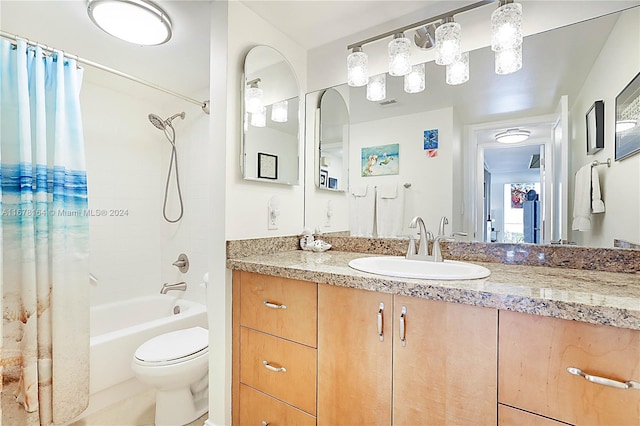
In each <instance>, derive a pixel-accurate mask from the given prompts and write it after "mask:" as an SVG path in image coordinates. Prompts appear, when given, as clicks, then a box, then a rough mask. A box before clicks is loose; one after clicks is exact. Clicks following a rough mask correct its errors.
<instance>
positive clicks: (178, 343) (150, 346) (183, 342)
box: [135, 327, 209, 362]
mask: <svg viewBox="0 0 640 426" xmlns="http://www.w3.org/2000/svg"><path fill="white" fill-rule="evenodd" d="M208 345H209V330H207V329H206V328H202V327H192V328H186V329H184V330H178V331H172V332H170V333H165V334H161V335H160V336H156V337H154V338H152V339H150V340H147V341H146V342H144V343H143V344H142V345H140V347H139V348H138V349H137V350H136V353H135V357H136V358H137V359H139V360H140V361H145V362H166V361H173V360H177V359H180V358H185V357H188V356H189V355H193V354H195V353H196V352H200V351H202V350H203V349H206V348H207V346H208Z"/></svg>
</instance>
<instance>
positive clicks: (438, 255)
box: [430, 217, 467, 262]
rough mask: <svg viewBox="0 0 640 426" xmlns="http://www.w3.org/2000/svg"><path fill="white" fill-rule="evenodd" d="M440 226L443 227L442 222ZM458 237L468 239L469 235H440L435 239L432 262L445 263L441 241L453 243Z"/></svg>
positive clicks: (457, 233)
mask: <svg viewBox="0 0 640 426" xmlns="http://www.w3.org/2000/svg"><path fill="white" fill-rule="evenodd" d="M443 219H446V218H445V217H443ZM440 224H441V225H442V222H440ZM456 236H461V237H466V236H467V233H466V232H454V233H453V234H451V237H445V236H444V235H438V236H437V237H435V238H434V239H433V248H432V249H431V258H430V260H432V261H434V262H444V259H443V258H442V249H441V247H440V241H447V242H453V241H455V238H454V237H456Z"/></svg>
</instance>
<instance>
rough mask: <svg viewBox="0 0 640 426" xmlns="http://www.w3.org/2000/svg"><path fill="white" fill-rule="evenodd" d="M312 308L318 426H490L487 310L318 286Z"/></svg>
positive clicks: (491, 343) (492, 394) (492, 391)
mask: <svg viewBox="0 0 640 426" xmlns="http://www.w3.org/2000/svg"><path fill="white" fill-rule="evenodd" d="M381 303H382V304H383V305H381ZM318 309H319V316H318V424H327V425H334V424H371V425H373V424H380V425H389V424H394V425H420V424H456V425H463V424H470V425H477V424H478V421H479V420H480V419H481V421H482V423H483V424H496V404H497V401H496V375H497V373H496V365H497V341H496V338H497V325H498V322H497V311H496V310H495V309H488V308H478V307H473V306H468V305H462V304H454V303H444V302H437V301H431V300H425V299H418V298H412V297H404V296H392V295H388V294H383V293H375V292H370V291H365V290H356V289H348V288H342V287H336V286H330V285H323V284H320V285H319V287H318ZM380 318H381V319H382V321H380ZM380 323H381V325H380V326H379V324H380ZM380 335H382V339H381V336H380Z"/></svg>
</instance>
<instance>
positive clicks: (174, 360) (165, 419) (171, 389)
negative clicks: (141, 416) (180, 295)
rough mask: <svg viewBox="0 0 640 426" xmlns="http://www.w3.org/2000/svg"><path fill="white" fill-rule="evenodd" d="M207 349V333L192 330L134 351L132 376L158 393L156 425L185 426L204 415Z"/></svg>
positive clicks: (162, 337) (156, 339) (167, 335)
mask: <svg viewBox="0 0 640 426" xmlns="http://www.w3.org/2000/svg"><path fill="white" fill-rule="evenodd" d="M208 345H209V331H208V330H207V329H205V328H202V327H192V328H187V329H184V330H178V331H172V332H170V333H165V334H161V335H160V336H156V337H154V338H152V339H150V340H147V341H146V342H145V343H143V344H142V345H140V347H139V348H138V349H137V350H136V352H135V355H134V356H133V362H132V368H133V372H134V373H135V375H136V377H137V378H138V379H139V380H140V381H141V382H143V383H147V384H149V385H151V386H154V387H155V388H156V390H157V393H156V421H155V423H156V425H158V426H165V425H166V426H169V425H171V426H176V425H185V424H188V423H191V422H192V421H194V420H195V419H197V418H198V417H200V416H202V415H203V414H204V413H206V412H207V409H208V399H209V396H208V393H209V377H208V372H209V357H208V354H209V346H208Z"/></svg>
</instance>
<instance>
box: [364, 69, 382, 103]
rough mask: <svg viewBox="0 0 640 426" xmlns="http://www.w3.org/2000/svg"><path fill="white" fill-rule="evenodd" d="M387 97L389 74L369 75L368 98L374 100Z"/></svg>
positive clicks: (377, 100)
mask: <svg viewBox="0 0 640 426" xmlns="http://www.w3.org/2000/svg"><path fill="white" fill-rule="evenodd" d="M386 97H387V76H386V74H378V75H374V76H371V77H369V82H368V83H367V99H368V100H370V101H373V102H379V101H383V100H384V99H385V98H386Z"/></svg>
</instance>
